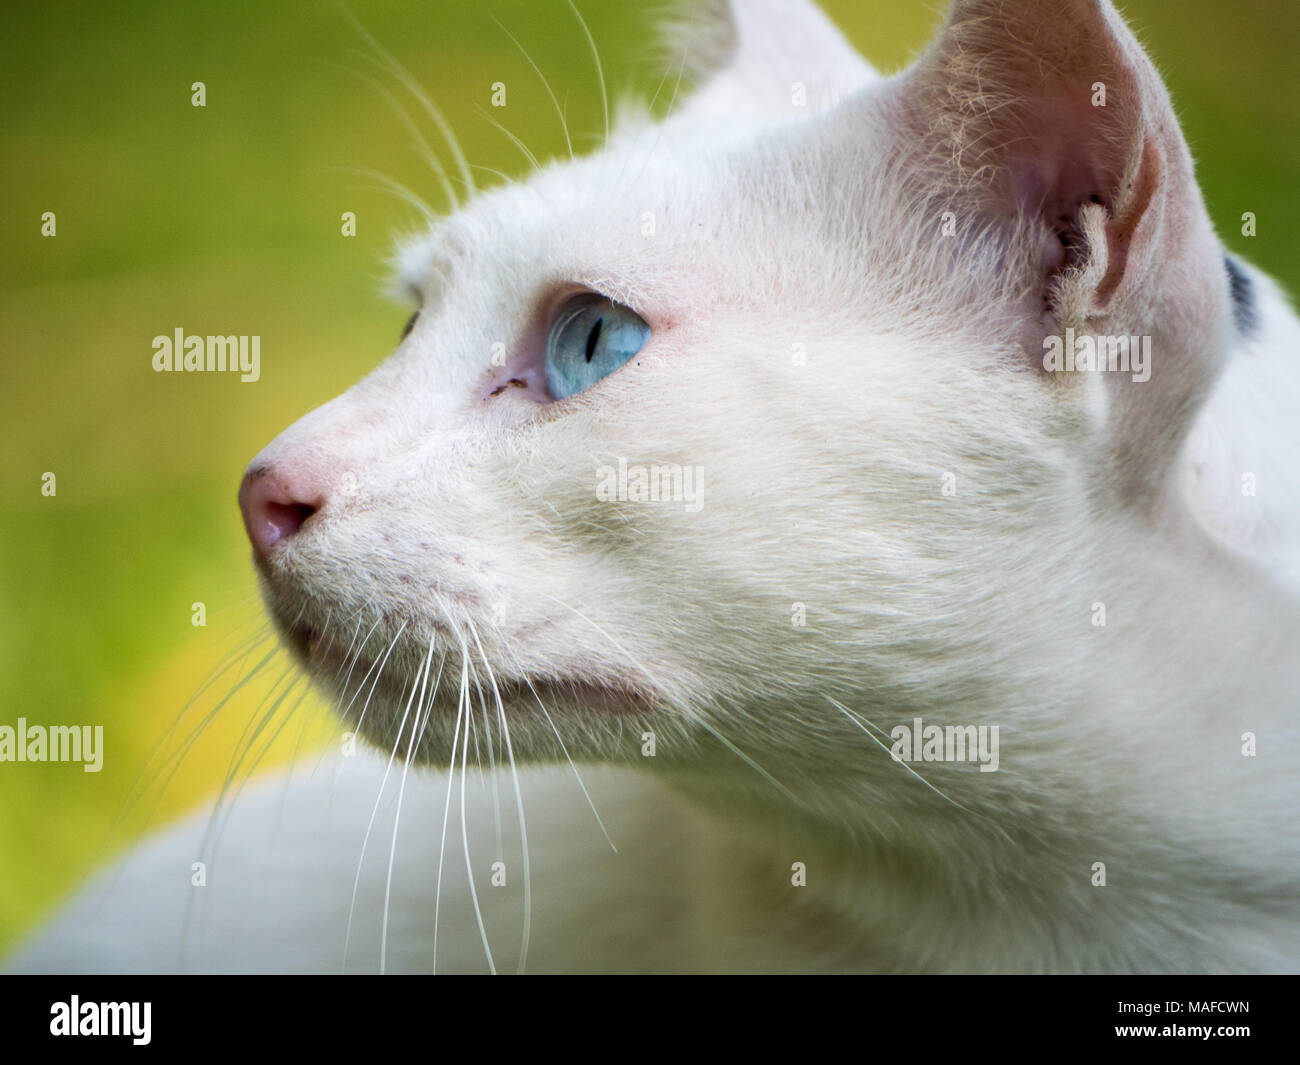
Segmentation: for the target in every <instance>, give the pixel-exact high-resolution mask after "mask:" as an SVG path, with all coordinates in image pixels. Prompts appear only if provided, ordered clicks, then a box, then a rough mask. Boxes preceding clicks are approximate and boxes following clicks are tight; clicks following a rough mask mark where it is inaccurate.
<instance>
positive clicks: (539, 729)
mask: <svg viewBox="0 0 1300 1065" xmlns="http://www.w3.org/2000/svg"><path fill="white" fill-rule="evenodd" d="M422 627H430V628H432V629H433V630H434V632H433V635H432V637H431V638H423V639H422V638H420V637H418V636H413V637H411V638H410V639H409V640H403V639H402V638H401V637H400V636H399V637H397V638H396V639H394V638H393V637H384V638H382V639H379V638H376V639H375V641H374V644H375V646H374V648H373V651H372V652H368V653H365V654H357V653H356V650H355V647H354V646H352V645H350V644H349V643H348V642H346V641H345V642H343V643H340V642H338V640H337V639H336V637H335V636H334V635H332V634H330V633H329V632H327V631H325V630H323V629H322V628H320V627H317V626H315V625H313V624H309V623H304V622H301V621H299V622H296V623H294V624H285V623H284V621H283V620H281V619H279V618H278V617H277V628H279V630H280V633H281V636H282V638H283V641H284V644H285V646H286V647H287V648H288V649H289V651H290V653H291V655H292V656H293V658H294V660H295V661H296V662H297V663H298V665H299V666H300V667H302V668H303V669H304V670H305V671H306V672H308V673H309V674H310V675H311V677H312V679H313V680H314V681H315V683H316V685H317V686H318V687H319V688H320V689H321V690H322V691H323V692H324V694H325V695H326V696H327V697H328V698H329V700H330V701H331V703H332V704H333V706H334V709H335V713H336V714H337V716H338V717H339V719H340V721H341V722H342V723H343V724H344V725H345V726H347V727H348V728H350V729H353V730H354V731H355V732H356V734H357V735H358V736H359V737H360V738H361V739H362V740H363V741H365V742H366V743H367V744H369V745H370V746H372V747H375V748H377V749H379V750H381V751H385V752H387V753H390V754H391V753H392V752H393V751H394V749H397V751H398V753H399V754H405V753H406V752H407V749H408V746H409V745H410V742H411V735H412V730H413V729H412V726H415V728H416V729H417V730H418V742H417V744H416V747H415V748H414V749H413V750H412V751H411V753H410V757H411V760H412V761H413V762H415V763H417V764H438V765H443V766H445V765H446V762H447V760H448V758H449V757H451V755H452V752H453V749H454V748H455V745H456V744H457V743H459V742H463V740H464V733H463V732H460V731H459V730H458V722H459V721H460V720H461V719H462V712H463V711H464V710H465V709H466V708H467V709H468V710H469V712H470V713H471V714H472V716H473V718H474V722H475V724H474V728H473V732H472V733H471V734H473V733H474V732H477V733H480V734H481V733H484V731H485V730H486V732H487V733H491V734H492V735H493V737H494V742H496V743H497V745H498V746H501V744H500V742H499V741H500V739H501V738H502V735H503V734H502V733H501V731H500V720H501V718H502V717H504V719H505V722H506V725H507V728H508V730H509V732H510V734H511V736H512V737H513V740H512V744H511V746H512V747H513V753H514V755H515V756H517V757H518V759H519V760H520V761H523V762H552V761H558V760H560V759H562V758H563V757H564V756H565V753H566V752H565V750H564V749H563V748H561V747H560V746H559V744H558V743H557V742H556V730H555V728H554V727H553V724H554V723H556V722H560V721H564V722H565V723H566V724H567V725H568V726H570V727H572V726H574V725H577V726H578V728H577V732H578V733H579V734H580V735H589V736H595V735H598V734H599V733H601V732H607V731H611V732H613V733H615V734H622V733H624V732H626V734H628V735H630V736H639V735H640V729H639V728H638V727H635V722H637V721H643V720H645V719H647V717H648V716H650V715H651V714H652V713H653V711H654V710H655V706H656V701H655V699H654V697H653V696H651V695H650V694H648V693H646V692H643V691H639V690H635V689H633V688H632V687H630V686H626V685H621V684H616V683H593V682H591V681H589V680H584V679H580V678H576V677H563V676H547V677H519V676H511V675H507V674H506V673H505V672H503V671H502V670H501V669H500V668H499V666H497V665H495V664H493V665H492V667H491V673H490V675H489V672H488V670H487V669H485V668H484V665H483V660H482V659H481V658H480V657H479V656H478V655H476V654H473V653H471V660H470V663H469V666H468V670H466V669H465V668H464V664H463V659H462V655H461V650H460V648H461V646H462V645H461V642H460V641H459V640H457V639H456V638H455V636H454V634H453V633H452V632H451V630H450V629H448V628H446V627H444V626H442V625H440V624H434V623H431V622H428V621H424V622H422ZM468 639H469V637H466V640H468ZM430 644H432V647H433V652H432V654H430V653H429V647H430ZM470 646H472V644H471V645H470ZM426 669H427V673H426ZM566 735H568V733H567V730H566ZM457 737H459V739H458V738H457ZM480 740H482V736H480ZM566 742H568V741H567V739H566ZM470 746H471V747H473V746H474V743H473V742H471V744H470ZM583 746H585V745H584V744H583V743H582V741H581V740H579V741H578V743H577V747H578V748H581V747H583ZM502 749H504V748H502ZM574 753H575V754H577V753H582V752H580V751H579V750H577V749H575V750H574ZM601 753H602V756H606V757H607V756H608V754H609V752H608V750H607V749H605V747H604V745H602V752H601Z"/></svg>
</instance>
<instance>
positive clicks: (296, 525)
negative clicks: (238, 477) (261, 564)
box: [239, 466, 325, 559]
mask: <svg viewBox="0 0 1300 1065" xmlns="http://www.w3.org/2000/svg"><path fill="white" fill-rule="evenodd" d="M324 504H325V498H324V496H323V495H322V494H321V493H319V492H317V491H313V490H309V489H308V488H307V486H306V485H303V484H295V483H294V482H293V479H292V478H288V477H285V476H284V475H283V474H281V473H280V471H278V470H277V469H276V468H275V467H273V466H272V467H263V468H262V469H260V470H249V471H248V473H246V474H245V475H244V481H243V483H242V484H241V485H240V486H239V509H240V510H241V511H243V514H244V528H245V529H247V530H248V538H249V540H251V541H252V544H253V550H254V551H256V552H257V554H258V556H259V557H261V558H263V559H265V558H268V557H269V556H270V553H271V548H273V547H274V546H275V545H276V544H278V543H279V542H280V541H281V540H287V539H289V537H291V536H293V535H294V534H295V533H297V532H298V530H299V529H301V528H302V527H303V524H304V523H305V522H306V521H307V519H308V518H310V517H311V516H312V515H313V514H315V513H316V511H318V510H320V508H321V507H322V506H324Z"/></svg>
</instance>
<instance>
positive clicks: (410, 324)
mask: <svg viewBox="0 0 1300 1065" xmlns="http://www.w3.org/2000/svg"><path fill="white" fill-rule="evenodd" d="M419 320H420V312H419V311H416V312H415V313H414V314H412V315H411V317H410V318H408V319H407V320H406V325H405V326H403V327H402V339H403V340H405V339H406V338H407V337H409V336H410V335H411V330H412V329H414V328H415V323H416V322H418V321H419Z"/></svg>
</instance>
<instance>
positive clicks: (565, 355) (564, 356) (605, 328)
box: [546, 292, 650, 399]
mask: <svg viewBox="0 0 1300 1065" xmlns="http://www.w3.org/2000/svg"><path fill="white" fill-rule="evenodd" d="M649 336H650V327H649V326H648V325H646V323H645V320H644V319H643V318H642V317H641V316H640V315H639V314H637V313H636V311H634V310H632V309H631V308H629V307H624V306H623V305H622V304H621V303H615V302H614V301H613V300H608V299H606V298H605V297H604V296H598V295H596V294H595V293H594V292H586V293H583V294H582V295H581V296H575V297H574V298H573V299H571V300H569V302H568V303H566V304H565V305H564V306H563V307H562V308H561V309H560V313H559V314H558V315H557V316H556V318H555V323H554V324H553V325H552V326H551V335H550V336H548V337H547V338H546V386H547V387H548V388H549V389H550V390H551V396H552V397H553V398H555V399H565V398H567V397H568V396H572V395H576V394H577V393H578V392H582V391H585V390H586V389H588V388H590V387H591V386H592V385H594V384H595V383H596V382H597V381H599V380H600V379H601V378H602V377H608V376H609V375H610V374H612V373H613V372H614V371H615V370H617V369H618V368H619V367H620V366H622V365H623V364H624V363H625V362H627V361H628V359H630V358H631V357H632V356H633V355H635V354H636V353H637V352H638V351H640V350H641V349H642V348H643V347H644V346H645V342H646V340H647V339H648V338H649Z"/></svg>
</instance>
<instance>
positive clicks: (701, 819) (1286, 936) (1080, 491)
mask: <svg viewBox="0 0 1300 1065" xmlns="http://www.w3.org/2000/svg"><path fill="white" fill-rule="evenodd" d="M680 28H681V29H682V31H683V35H682V38H681V39H682V41H684V42H685V43H686V45H687V50H686V54H687V55H688V60H687V62H688V64H689V69H688V70H687V76H688V78H689V76H690V75H691V74H692V73H693V74H694V76H695V81H696V82H698V83H699V87H698V88H697V89H696V90H695V91H694V92H693V93H692V94H691V95H689V97H688V98H687V99H685V101H684V102H683V103H681V104H680V106H678V107H676V108H675V110H674V111H673V113H672V114H671V115H670V117H668V118H667V119H666V120H664V121H662V122H659V123H655V122H652V121H651V120H650V119H649V118H647V117H645V116H637V115H634V114H633V115H625V116H623V117H622V118H621V119H620V121H619V122H618V124H617V128H616V129H615V130H614V131H613V132H612V133H611V134H610V136H609V138H608V141H607V143H606V144H605V145H604V147H603V148H601V149H600V150H599V151H596V152H595V153H594V154H593V155H591V156H590V157H588V158H582V159H577V160H574V161H571V162H563V163H557V164H553V165H550V166H547V167H545V168H543V169H541V170H540V171H539V172H537V173H535V174H533V175H532V176H531V177H529V178H528V179H527V180H525V181H523V182H521V183H518V184H510V185H506V186H504V187H500V188H496V189H493V190H491V191H487V192H483V193H481V194H479V195H477V196H475V197H473V199H472V200H471V201H470V202H469V203H468V204H466V205H465V206H464V207H463V208H462V209H461V210H460V211H458V212H457V213H456V214H454V215H453V216H452V217H450V218H448V219H446V220H445V221H443V222H441V223H439V224H438V225H436V226H435V227H434V229H433V231H432V232H431V233H430V234H429V235H428V236H427V237H426V238H425V239H423V240H420V241H418V242H416V243H415V244H413V245H412V246H410V247H409V248H407V249H406V250H405V252H404V254H403V255H402V257H401V264H402V281H403V285H404V287H405V288H406V289H407V290H408V291H409V292H411V293H412V294H413V295H414V296H415V298H416V301H417V305H418V308H419V317H418V320H416V321H415V322H414V326H413V328H412V329H411V330H410V333H409V335H408V336H407V337H406V338H405V339H404V340H403V342H402V343H401V346H400V347H399V348H398V350H397V352H396V353H395V354H394V355H393V356H392V358H390V359H389V360H388V361H387V362H385V363H384V364H383V365H382V366H380V367H379V368H378V369H377V370H376V371H375V372H374V373H372V374H371V375H370V376H369V377H367V378H366V379H364V380H363V381H361V382H360V383H359V384H358V385H356V387H354V388H353V389H352V390H350V391H349V392H347V393H346V394H345V395H343V396H341V397H339V398H338V399H336V400H335V401H333V402H332V403H329V404H327V405H326V406H324V407H322V408H321V409H319V410H317V411H315V412H313V413H311V414H309V415H308V416H307V417H305V418H303V419H302V420H301V421H299V422H298V423H297V424H295V425H293V426H292V427H290V428H289V429H288V430H287V431H286V432H284V433H283V434H282V435H281V436H280V437H279V438H278V439H276V440H275V441H274V442H273V443H272V444H271V445H270V446H269V447H268V448H267V449H266V450H265V451H264V452H263V453H262V454H261V455H259V456H258V457H257V458H256V459H255V460H254V462H253V463H252V465H251V467H250V468H249V472H248V476H247V478H246V480H245V483H244V487H243V489H242V491H241V501H242V504H243V507H244V510H245V516H246V520H247V522H248V525H249V531H250V536H251V537H252V539H253V542H254V545H255V547H256V556H257V560H258V565H259V570H260V573H261V575H262V578H263V586H264V590H265V594H266V599H267V602H268V604H269V607H270V610H271V612H272V614H273V616H274V617H275V619H276V620H277V623H278V625H279V626H280V627H281V629H282V631H283V633H284V635H285V637H286V640H287V641H288V642H289V644H290V645H291V646H292V647H294V648H295V650H296V652H297V653H298V654H299V655H300V656H301V658H302V659H303V661H305V662H306V663H308V664H309V666H310V668H311V669H312V671H313V673H314V674H315V675H316V677H317V679H318V680H319V681H320V683H321V684H323V685H324V686H325V687H326V688H328V689H329V690H331V692H332V693H333V694H334V695H336V696H337V697H338V701H339V702H340V704H341V706H342V710H341V713H342V716H343V718H344V720H345V722H346V723H347V724H348V727H358V726H359V731H360V732H361V733H362V734H363V735H364V736H365V737H366V738H367V739H368V740H370V741H371V742H372V743H373V744H374V746H375V747H377V748H379V750H380V751H381V752H382V753H381V754H380V755H362V756H359V757H356V758H338V759H336V760H335V761H333V762H330V763H327V768H325V769H323V770H321V771H318V772H316V773H315V774H312V773H311V772H309V770H310V768H311V767H310V765H307V764H304V766H303V767H302V768H301V769H300V770H299V771H298V772H297V773H296V774H295V775H290V776H289V777H285V778H275V779H272V780H269V781H265V782H263V783H262V784H261V785H260V786H259V787H257V788H253V789H250V791H249V793H248V794H246V795H244V796H243V797H242V798H241V799H240V800H239V802H238V803H237V804H236V806H235V809H234V812H233V814H232V817H231V821H230V823H229V825H228V826H227V827H226V829H225V831H224V835H223V838H222V842H221V844H220V847H219V848H217V849H215V850H213V849H211V848H206V849H205V848H204V847H203V845H202V843H201V839H202V836H203V830H204V828H205V827H206V826H207V824H208V818H207V815H200V816H198V817H196V818H195V819H193V820H192V821H190V822H188V823H186V824H182V825H180V826H178V827H177V828H175V829H173V830H172V831H170V832H169V833H166V834H164V835H162V836H160V837H157V838H155V839H153V840H151V841H149V842H147V843H146V844H145V845H143V846H142V847H141V848H140V849H139V850H138V851H137V852H136V853H135V854H134V855H133V856H132V857H131V859H130V860H129V862H128V863H127V864H126V866H125V867H124V868H123V869H122V870H119V871H117V872H116V873H114V874H113V875H112V876H111V877H109V878H106V879H105V880H104V881H102V882H101V883H100V884H99V885H97V886H95V887H92V888H91V889H90V890H89V891H88V892H87V893H86V894H85V895H83V896H82V897H81V898H80V899H79V900H77V901H76V902H74V903H73V904H72V906H71V907H70V908H69V909H68V910H66V911H65V912H64V913H63V914H62V915H61V916H60V917H59V919H58V920H57V921H56V922H55V923H54V924H53V925H52V926H50V927H49V928H48V929H46V930H45V931H44V932H43V933H42V934H41V935H40V936H38V938H36V939H35V940H34V941H33V942H31V943H29V944H28V945H27V946H26V947H25V949H24V950H23V951H22V952H21V953H20V954H19V955H18V956H17V957H16V958H15V959H13V961H12V962H11V965H12V966H13V967H16V968H18V969H22V970H35V969H52V970H108V971H118V970H126V969H144V970H157V969H173V968H183V969H197V970H221V971H254V970H256V971H262V970H272V971H338V970H340V969H343V968H348V969H362V970H375V969H378V968H380V967H382V968H383V969H385V970H386V971H429V970H433V969H435V968H436V969H437V970H438V971H465V970H479V969H487V968H489V967H492V968H495V969H497V970H514V969H517V968H520V967H523V968H526V969H527V970H530V971H536V970H543V971H547V970H587V971H645V970H668V971H684V970H701V969H702V970H747V969H759V970H765V971H771V970H792V971H808V970H868V971H959V972H960V971H967V972H969V971H1032V972H1046V971H1168V972H1189V971H1191V972H1202V971H1243V970H1244V971H1272V970H1294V969H1296V968H1297V967H1300V905H1298V904H1300V833H1298V832H1297V828H1296V809H1297V799H1298V798H1300V746H1298V744H1297V738H1298V737H1297V729H1296V722H1297V702H1298V701H1300V694H1298V691H1300V687H1298V681H1300V662H1298V659H1297V655H1296V652H1295V649H1296V641H1297V637H1298V636H1300V604H1298V602H1297V591H1296V589H1297V578H1298V577H1300V541H1298V539H1297V538H1298V537H1300V463H1297V461H1296V458H1297V449H1296V439H1297V428H1296V421H1295V418H1294V412H1295V411H1296V410H1297V409H1300V359H1298V358H1297V349H1298V348H1300V325H1298V323H1297V319H1296V317H1295V315H1294V314H1293V313H1292V311H1291V310H1290V308H1289V307H1288V306H1287V304H1286V302H1285V300H1284V298H1283V297H1282V296H1281V295H1280V294H1279V293H1278V292H1277V290H1276V289H1275V287H1274V286H1273V284H1272V283H1271V282H1269V281H1268V280H1267V279H1266V278H1264V277H1263V276H1261V275H1260V274H1259V273H1257V272H1256V271H1254V270H1253V269H1251V268H1249V267H1246V266H1244V265H1242V264H1240V263H1237V262H1235V261H1228V262H1225V255H1224V251H1223V248H1222V245H1221V244H1220V242H1219V240H1218V238H1217V237H1216V236H1215V233H1214V230H1213V227H1212V225H1211V222H1210V219H1209V217H1208V215H1207V212H1206V209H1205V207H1204V205H1203V203H1202V200H1201V196H1200V192H1199V190H1198V188H1197V185H1196V181H1195V178H1194V174H1193V168H1192V161H1191V158H1190V155H1189V152H1188V149H1187V146H1186V144H1185V142H1184V140H1183V138H1182V135H1181V133H1180V131H1179V127H1178V123H1177V120H1176V118H1175V115H1174V111H1173V109H1172V107H1171V105H1170V101H1169V98H1168V96H1167V94H1166V91H1165V89H1164V87H1163V85H1162V83H1161V81H1160V79H1159V77H1158V76H1157V74H1156V72H1155V70H1154V69H1153V67H1152V65H1151V64H1150V62H1149V61H1148V60H1147V58H1146V56H1145V55H1144V53H1143V52H1142V50H1141V49H1140V47H1139V46H1138V44H1137V43H1136V41H1135V40H1134V38H1133V36H1132V35H1131V33H1130V32H1129V31H1128V30H1127V29H1126V28H1125V26H1124V25H1123V23H1122V22H1121V21H1120V19H1119V17H1118V16H1117V15H1116V13H1115V11H1114V10H1113V8H1112V7H1111V5H1110V4H1109V3H1108V2H1107V0H1058V2H1055V3H1051V4H1048V3H1044V2H1038V0H958V2H957V3H956V4H955V5H954V7H953V9H952V11H951V13H950V15H949V17H948V20H947V22H946V24H945V26H944V27H943V28H942V30H941V32H940V33H939V35H938V37H937V39H936V40H935V42H934V43H933V44H932V46H931V47H930V48H929V49H928V51H926V52H925V53H924V54H923V55H922V57H921V58H920V59H919V61H918V62H917V63H916V64H915V65H914V66H912V67H911V68H910V69H908V70H906V71H905V72H903V73H902V74H900V75H898V76H896V77H891V78H881V77H879V76H878V75H877V74H876V73H875V72H873V71H872V70H871V68H870V67H869V66H868V65H867V64H866V63H865V62H864V61H863V60H862V59H861V58H860V57H859V56H858V55H856V54H855V53H854V52H853V51H852V50H851V48H850V47H849V46H848V45H847V43H846V42H845V41H844V40H843V38H842V37H841V36H840V35H839V34H838V32H837V31H836V30H835V29H834V28H833V27H832V26H831V25H830V23H829V22H828V21H826V20H825V18H824V17H823V16H822V15H821V13H820V12H818V11H817V10H816V9H815V8H813V7H811V6H810V5H808V4H806V3H804V2H802V0H798V2H796V0H731V2H730V3H729V4H727V3H719V4H715V5H713V6H712V7H711V8H709V9H708V10H707V11H705V12H696V13H695V14H694V15H690V16H687V17H686V18H685V19H684V20H683V21H682V24H681V27H680ZM676 73H677V71H676V70H672V71H670V74H669V77H668V81H669V83H670V84H671V83H672V82H673V80H674V77H675V76H676ZM466 174H468V171H466ZM1114 338H1126V339H1125V340H1124V341H1123V342H1121V341H1119V340H1116V339H1114ZM1127 338H1133V339H1132V341H1129V340H1128V339H1127ZM1090 351H1091V352H1092V354H1093V357H1094V359H1096V360H1100V365H1101V367H1102V368H1101V369H1094V368H1092V367H1093V366H1095V365H1096V362H1095V361H1094V362H1090V361H1089V352H1090ZM1057 356H1061V361H1059V362H1058V361H1056V357H1057ZM652 493H653V496H654V498H652ZM376 678H377V680H376ZM918 719H919V720H918ZM507 726H508V728H507ZM936 726H937V727H938V730H939V731H938V732H937V733H936V732H935V731H934V729H935V727H936ZM981 730H982V731H981ZM936 736H937V738H936ZM954 741H961V742H963V743H967V744H968V746H967V747H966V748H965V749H962V748H961V747H957V746H955V745H954ZM390 755H391V756H392V757H391V758H390ZM476 765H481V766H482V767H484V769H485V773H484V774H479V773H478V772H476V770H475V768H474V767H475V766H476ZM513 766H518V767H520V768H519V769H518V772H517V774H516V773H514V772H512V769H511V768H510V767H513ZM493 767H495V768H493ZM525 767H531V768H525ZM449 768H450V769H452V772H451V773H450V775H449V774H448V769H449ZM584 789H585V790H584ZM381 791H382V795H383V797H382V799H379V800H378V801H377V796H379V795H380V793H381ZM399 796H400V809H401V814H400V817H401V820H400V826H399V825H397V824H395V821H394V819H395V817H396V810H397V809H398V805H399ZM588 797H589V798H590V803H589V801H588ZM593 811H594V813H595V814H598V815H599V818H600V820H599V821H598V820H597V817H596V816H594V814H593ZM606 833H607V834H608V838H607V835H606ZM525 835H526V842H525V839H524V836H525ZM363 840H366V841H367V842H366V843H365V848H364V852H363ZM610 840H612V843H613V844H614V845H616V847H617V851H615V850H614V849H613V847H612V846H611V843H610V842H609V841H610ZM198 860H203V861H206V862H207V863H208V867H209V870H210V872H209V875H208V886H207V887H205V888H202V889H196V888H192V887H191V886H190V876H191V863H192V862H195V861H198ZM467 863H468V867H469V868H470V869H471V870H472V876H470V877H467V875H466V864H467ZM187 906H189V907H190V909H191V911H192V912H190V914H189V917H188V919H187V918H186V912H187ZM183 926H184V927H185V935H184V937H183V936H182V927H183ZM435 937H436V939H435ZM345 942H346V947H347V953H346V958H345ZM525 950H526V956H525Z"/></svg>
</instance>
